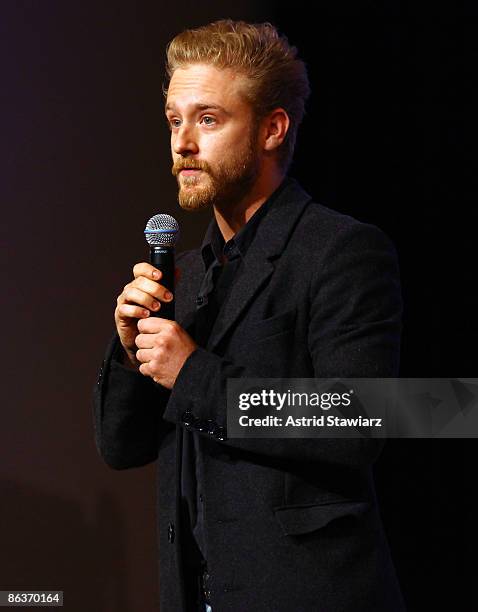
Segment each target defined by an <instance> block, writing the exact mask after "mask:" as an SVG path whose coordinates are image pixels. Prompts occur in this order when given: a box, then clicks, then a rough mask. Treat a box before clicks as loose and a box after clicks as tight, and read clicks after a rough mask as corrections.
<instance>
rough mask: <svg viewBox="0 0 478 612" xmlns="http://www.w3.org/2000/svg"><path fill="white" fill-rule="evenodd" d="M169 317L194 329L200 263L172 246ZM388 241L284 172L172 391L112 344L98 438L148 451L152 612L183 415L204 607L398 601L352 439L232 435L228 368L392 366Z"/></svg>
mask: <svg viewBox="0 0 478 612" xmlns="http://www.w3.org/2000/svg"><path fill="white" fill-rule="evenodd" d="M178 265H179V267H180V268H181V271H182V275H181V278H180V281H179V283H178V286H177V287H176V309H177V316H176V318H177V320H178V322H179V323H180V324H181V325H182V326H183V327H184V328H185V329H186V330H192V329H193V324H194V318H195V311H196V297H197V294H198V290H199V287H200V285H201V280H202V277H203V275H204V273H205V270H204V264H203V261H202V258H201V254H200V251H199V250H193V251H188V252H186V253H184V254H182V255H181V256H179V258H178ZM400 319H401V296H400V286H399V276H398V269H397V261H396V255H395V251H394V249H393V247H392V246H391V244H390V242H389V240H388V239H387V238H386V237H385V236H384V234H383V233H382V232H381V231H380V230H378V229H377V228H375V227H373V226H370V225H366V224H362V223H359V222H358V221H356V220H354V219H352V218H350V217H348V216H344V215H341V214H339V213H337V212H335V211H332V210H330V209H328V208H325V207H324V206H321V205H320V204H317V203H315V202H313V201H312V199H311V198H310V197H309V196H308V195H307V194H306V193H305V192H304V191H303V190H302V188H301V187H300V186H299V185H298V184H297V182H296V181H294V180H291V179H289V180H288V183H287V185H286V187H285V188H284V189H283V190H282V193H281V194H280V196H279V198H278V200H277V202H276V203H275V205H274V206H273V207H272V209H271V210H270V211H268V213H267V215H266V216H265V217H264V219H263V220H262V222H261V223H260V225H259V228H258V230H257V233H256V235H255V237H254V240H253V242H252V244H251V245H250V247H249V249H248V251H247V254H246V256H245V259H244V265H243V266H242V267H241V269H240V272H239V273H238V276H237V277H236V278H235V279H234V283H233V286H232V289H231V292H230V294H229V296H228V297H227V298H226V301H225V303H224V304H223V307H222V309H221V311H220V313H219V315H218V317H217V320H216V323H215V325H214V327H213V330H212V332H211V335H210V338H209V343H208V345H207V347H206V348H198V349H197V350H196V351H195V352H194V353H193V354H192V355H191V356H190V357H189V358H188V360H187V361H186V363H185V364H184V366H183V368H182V369H181V371H180V373H179V376H178V378H177V381H176V384H175V386H174V388H173V389H172V391H171V392H169V391H167V390H166V389H164V388H162V387H161V386H159V385H157V384H155V383H153V382H152V381H151V380H150V379H149V378H145V377H143V376H142V375H141V374H139V373H137V372H134V371H132V370H129V369H127V368H125V367H123V366H122V365H120V363H119V362H118V361H117V359H115V351H117V350H118V341H117V340H115V341H113V343H112V344H111V345H110V347H109V349H108V353H107V356H106V359H105V361H104V364H103V368H102V372H101V374H100V379H99V382H98V385H97V389H96V393H95V414H96V440H97V446H98V449H99V452H100V453H101V455H102V457H103V459H104V460H105V461H106V463H107V464H108V465H110V466H111V467H113V468H116V469H124V468H131V467H136V466H141V465H144V464H147V463H149V462H151V461H155V460H157V462H158V463H157V466H158V483H159V491H158V522H159V557H160V603H161V612H178V611H181V610H186V607H187V606H186V604H185V598H184V592H183V591H184V587H183V576H182V561H181V547H180V546H179V544H180V541H181V537H182V534H181V522H180V518H179V516H180V515H179V511H178V500H179V498H178V496H179V491H180V490H179V486H180V482H179V477H180V467H181V466H180V461H181V439H182V436H181V431H182V428H187V429H189V430H195V431H198V432H200V439H199V452H198V456H197V461H199V462H200V463H201V468H202V469H201V474H202V475H203V480H204V481H203V482H201V483H200V487H201V490H202V491H203V503H204V516H205V533H206V542H207V551H208V559H207V561H208V569H209V574H210V578H209V582H208V588H209V590H210V592H211V600H212V609H213V610H214V612H225V611H231V612H244V611H245V610H247V611H248V612H265V611H271V612H290V610H294V611H301V612H346V611H347V612H379V611H380V612H394V611H399V610H400V611H401V610H404V609H405V608H404V605H403V602H402V598H401V594H400V590H399V587H398V584H397V581H396V578H395V572H394V568H393V564H392V561H391V558H390V553H389V550H388V546H387V543H386V540H385V537H384V533H383V529H382V525H381V521H380V517H379V512H378V509H377V504H376V499H375V493H374V486H373V479H372V464H373V462H374V461H375V459H376V458H377V456H378V454H379V453H380V450H381V446H382V443H381V442H380V441H377V440H363V439H327V440H325V439H321V440H319V439H228V438H227V431H226V409H225V406H226V399H225V392H226V381H227V379H228V378H230V377H251V378H253V377H270V378H274V377H319V378H320V377H351V378H359V377H387V376H397V373H398V360H399V340H400Z"/></svg>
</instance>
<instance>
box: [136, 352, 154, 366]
mask: <svg viewBox="0 0 478 612" xmlns="http://www.w3.org/2000/svg"><path fill="white" fill-rule="evenodd" d="M152 358H153V351H152V349H150V348H147V349H139V350H137V351H136V359H137V360H138V361H140V362H141V363H149V362H150V361H151V359H152Z"/></svg>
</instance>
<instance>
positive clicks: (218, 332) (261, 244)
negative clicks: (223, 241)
mask: <svg viewBox="0 0 478 612" xmlns="http://www.w3.org/2000/svg"><path fill="white" fill-rule="evenodd" d="M286 180H287V181H288V184H287V186H286V187H285V188H284V190H283V191H282V193H281V194H280V195H279V197H278V199H277V201H276V202H275V204H274V206H273V207H272V208H271V210H270V211H268V213H267V215H266V216H265V217H264V219H262V221H261V222H260V224H259V227H258V228H257V233H256V235H255V237H254V240H253V242H252V244H251V245H250V246H249V248H248V250H247V253H246V255H245V257H244V261H243V266H242V267H241V271H240V274H239V277H238V278H237V280H234V282H233V285H232V287H231V291H230V292H229V295H228V297H227V299H226V300H225V302H224V304H223V305H222V308H221V310H220V312H219V314H218V316H217V319H216V322H215V324H214V326H213V328H212V331H211V334H210V336H209V341H208V344H207V349H208V350H210V351H213V350H214V349H215V348H216V347H217V346H218V345H219V343H220V342H221V341H222V339H223V338H224V336H225V335H226V334H227V333H228V331H229V330H230V329H231V328H232V327H233V325H234V324H235V323H236V322H237V320H238V318H239V317H240V316H241V314H242V313H243V312H244V310H245V309H246V308H247V307H248V306H249V305H250V304H251V302H252V301H253V299H254V296H255V295H256V294H257V293H258V292H259V291H260V289H261V287H262V286H263V285H264V283H265V282H266V280H267V279H268V278H269V276H270V275H271V274H272V272H273V271H274V265H273V263H272V261H273V260H274V258H276V257H278V256H280V255H281V254H282V252H283V250H284V248H285V246H286V244H287V241H288V239H289V236H290V234H291V232H292V230H293V229H294V227H295V225H296V223H297V221H298V219H299V218H300V216H301V215H302V213H303V210H304V208H305V206H306V205H307V204H308V203H309V202H310V201H311V199H312V198H311V197H310V196H309V195H308V194H307V193H306V192H305V191H304V190H303V189H302V188H301V187H300V186H299V184H298V183H297V182H296V181H295V180H294V179H286Z"/></svg>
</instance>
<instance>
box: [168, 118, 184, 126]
mask: <svg viewBox="0 0 478 612" xmlns="http://www.w3.org/2000/svg"><path fill="white" fill-rule="evenodd" d="M169 125H170V126H171V127H172V128H177V127H179V126H180V125H181V120H180V119H170V121H169Z"/></svg>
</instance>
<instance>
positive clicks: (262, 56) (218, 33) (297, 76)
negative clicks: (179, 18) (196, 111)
mask: <svg viewBox="0 0 478 612" xmlns="http://www.w3.org/2000/svg"><path fill="white" fill-rule="evenodd" d="M190 64H210V65H212V66H215V67H217V68H221V69H222V68H233V69H236V70H238V71H239V72H242V73H243V74H244V75H245V76H246V77H247V81H246V82H247V86H246V88H245V91H244V94H245V97H246V99H247V100H248V102H249V103H250V104H251V105H252V107H253V108H254V110H255V113H256V116H257V118H258V119H260V118H262V117H265V116H266V115H267V114H268V113H269V112H271V111H272V110H274V109H275V108H279V107H280V108H283V109H284V110H285V111H286V112H287V114H288V116H289V120H290V125H289V130H288V132H287V136H286V138H285V140H284V142H283V143H282V145H281V147H280V149H279V163H280V165H281V168H282V169H283V170H284V171H285V170H287V168H288V167H289V165H290V163H291V161H292V156H293V153H294V147H295V142H296V138H297V129H298V127H299V124H300V122H301V121H302V118H303V116H304V112H305V102H306V100H307V98H308V96H309V92H310V89H309V80H308V77H307V70H306V67H305V64H304V62H303V61H302V60H300V59H298V58H297V49H296V48H295V47H292V46H291V45H290V44H289V42H288V40H287V38H286V37H285V36H282V35H280V34H279V33H278V32H277V30H276V28H275V27H274V26H273V25H272V24H270V23H260V24H251V23H246V22H244V21H232V20H231V19H223V20H220V21H215V22H213V23H210V24H208V25H205V26H202V27H200V28H197V29H194V30H185V31H184V32H181V33H180V34H178V35H177V36H176V37H175V38H173V40H172V41H171V42H170V43H169V45H168V47H167V62H166V72H167V75H168V78H169V79H170V78H171V76H172V75H173V73H174V71H175V70H176V69H177V68H181V67H185V66H188V65H190ZM165 93H167V88H165Z"/></svg>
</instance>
